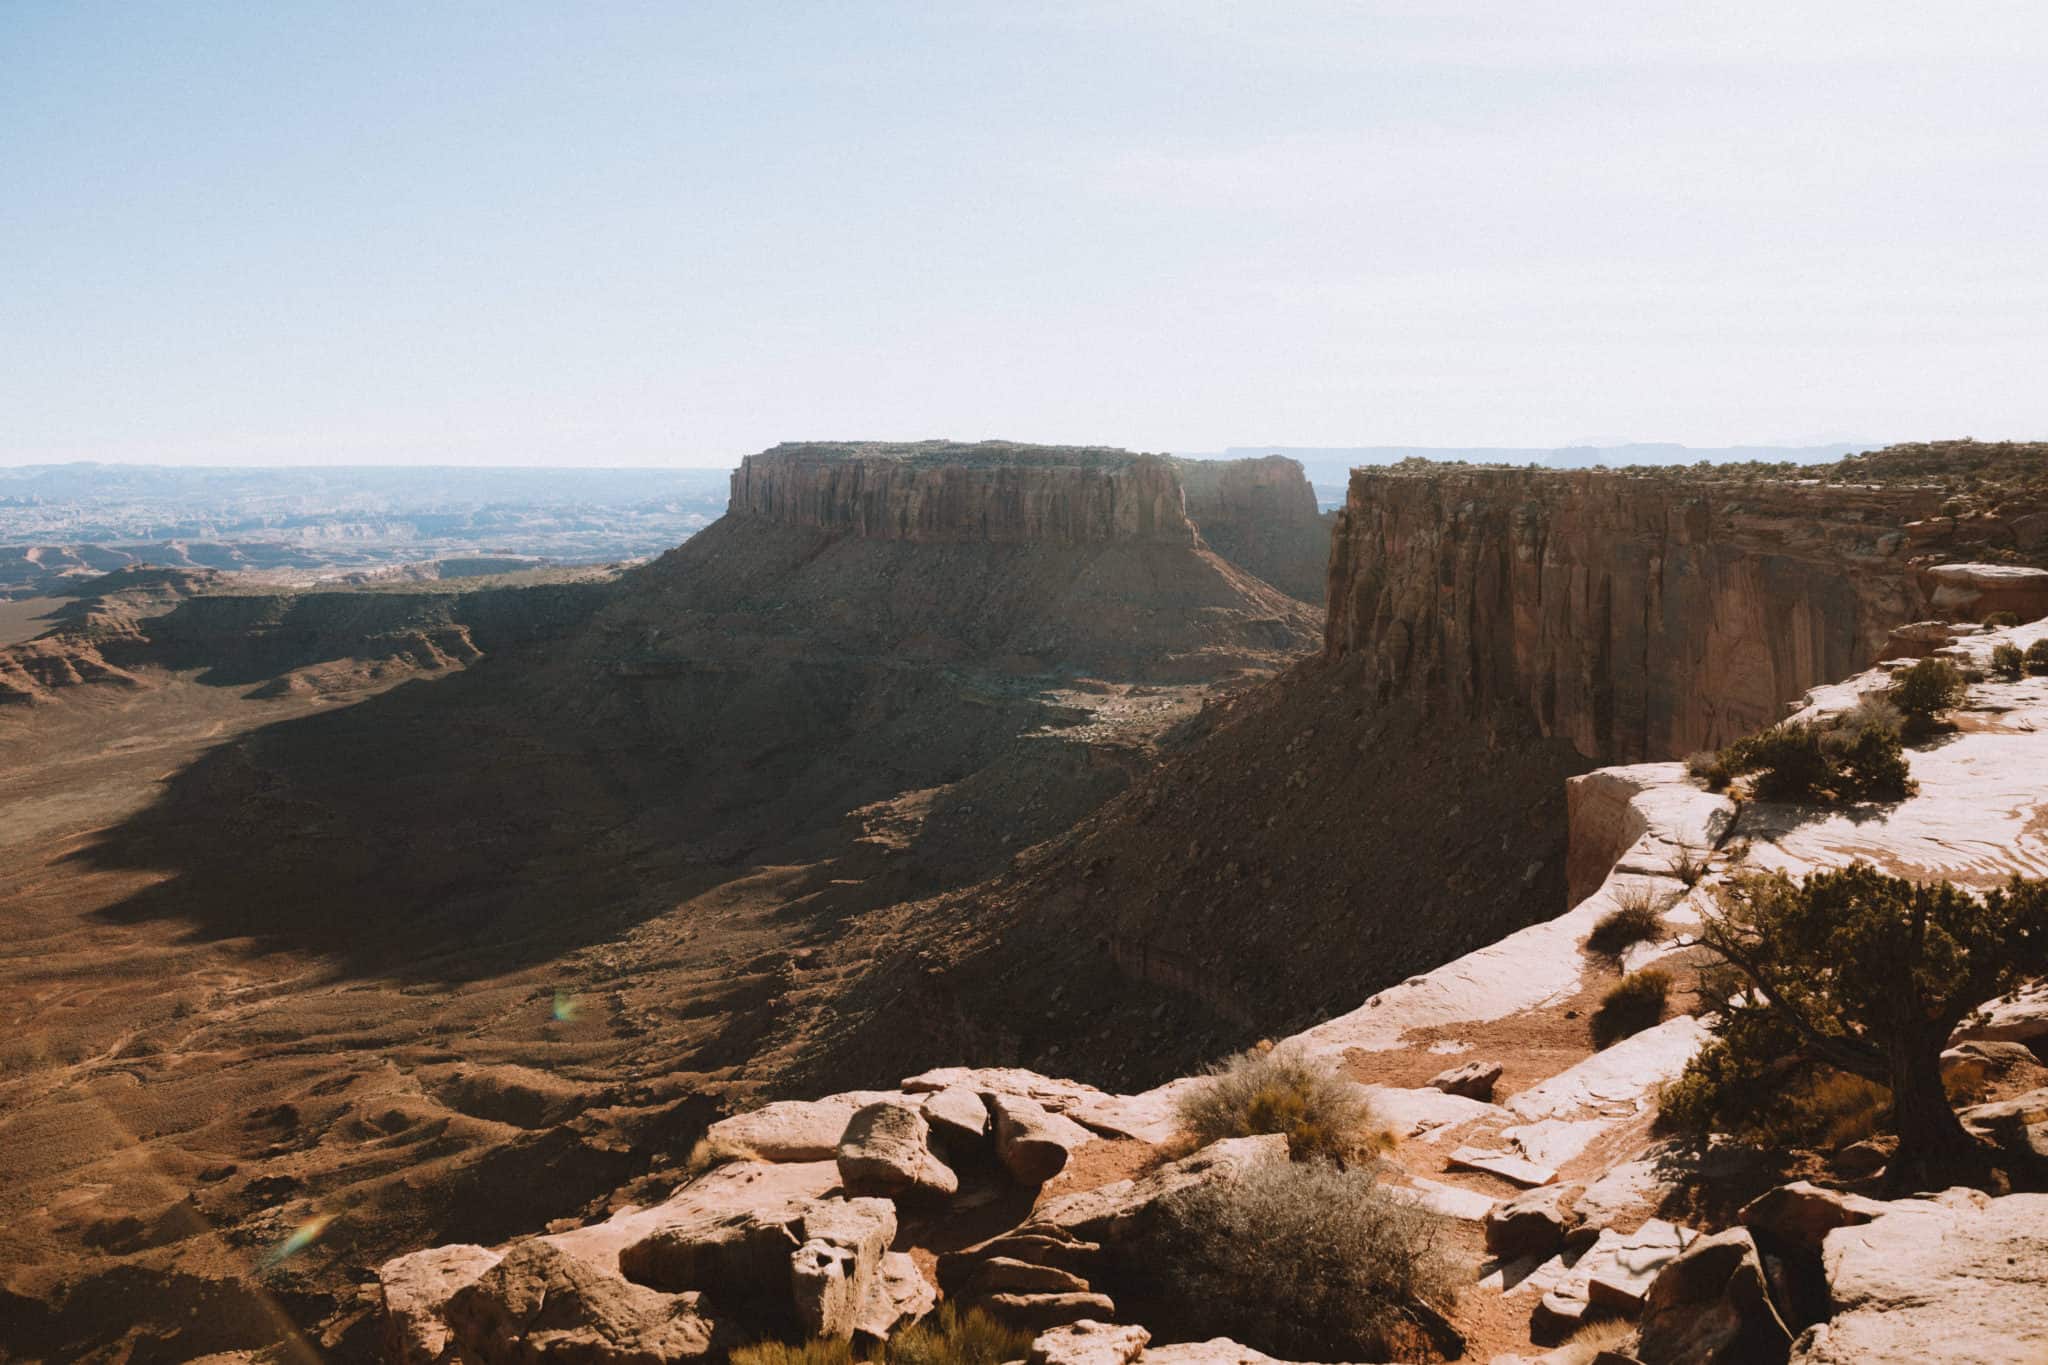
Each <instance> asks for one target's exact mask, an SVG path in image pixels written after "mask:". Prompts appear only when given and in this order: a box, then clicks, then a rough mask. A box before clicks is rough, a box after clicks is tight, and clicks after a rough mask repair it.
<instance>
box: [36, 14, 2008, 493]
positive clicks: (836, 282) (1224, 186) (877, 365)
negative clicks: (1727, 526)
mask: <svg viewBox="0 0 2048 1365" xmlns="http://www.w3.org/2000/svg"><path fill="white" fill-rule="evenodd" d="M2044 73H2048V6H2043V5H2040V4H2038V3H2026V4H2018V3H1995V2H1994V3H1948V4H1914V5H1904V4H1887V3H1882V2H1881V0H1879V2H1876V3H1872V2H1870V0H1866V2H1865V3H1857V4H1849V3H1840V4H1837V3H1799V4H1786V3H1783V0H1776V2H1775V3H1768V4H1765V3H1748V2H1747V0H1743V2H1741V3H1726V2H1723V3H1716V4H1713V5H1692V4H1686V5H1679V4H1653V3H1645V0H1630V2H1629V3H1611V4H1610V3H1574V4H1546V3H1541V0H1513V2H1512V3H1499V4H1458V3H1444V2H1438V0H1416V2H1414V3H1398V4H1396V3H1385V4H1383V3H1363V2H1360V3H1339V2H1338V0H1259V2H1257V3H1252V2H1250V0H1247V2H1246V3H1228V4H1226V3H1212V2H1211V0H1131V2H1130V3H1087V4H1084V3H1045V4H1032V3H1027V0H1011V2H1010V3H1004V4H986V5H984V4H977V3H969V2H967V0H933V3H929V4H880V3H877V4H852V3H845V4H835V3H797V2H796V0H780V2H778V0H753V2H752V3H734V4H722V3H698V4H688V3H681V2H680V0H679V2H678V3H674V4H635V5H627V4H604V3H589V4H584V3H574V4H572V3H567V0H562V3H550V4H514V3H491V4H483V3H476V4H457V3H417V2H415V0H408V2H407V3H395V4H388V5H384V4H372V3H367V0H349V2H348V3H341V4H333V5H322V4H316V3H310V0H306V2H301V0H290V2H288V3H273V2H272V0H262V2H261V3H253V2H252V3H246V4H231V3H212V4H180V3H171V2H170V0H165V2H164V3H147V4H144V3H126V4H91V3H56V2H55V0H51V2H49V3H43V2H41V0H7V2H6V3H0V462H4V463H22V462H32V461H42V460H58V459H92V458H96V459H109V460H136V461H142V460H147V461H174V462H184V463H307V462H355V463H391V462H407V463H410V462H454V463H485V464H507V463H567V464H601V465H609V464H641V463H686V464H724V463H727V462H729V461H730V459H731V458H732V457H734V456H736V455H737V454H740V453H743V452H745V451H748V450H753V449H758V448H760V447H762V446H765V445H768V444H770V443H772V442H774V441H777V440H782V439H793V438H822V437H831V438H845V437H922V436H952V437H960V438H974V437H983V436H1004V437H1010V438H1015V439H1024V440H1045V441H1091V442H1107V443H1114V444H1119V445H1129V446H1134V447H1140V448H1145V449H1215V448H1218V447H1221V446H1225V445H1244V444H1252V443H1284V444H1297V445H1342V444H1388V443H1399V442H1413V443H1416V444H1425V445H1477V444H1498V445H1548V444H1561V443H1564V442H1566V441H1570V440H1573V439H1576V438H1581V437H1586V436H1596V437H1601V438H1624V437H1625V438H1633V439H1638V440H1676V441H1685V442H1689V443H1692V444H1728V443H1734V442H1739V441H1785V440H1805V439H1813V438H1829V437H1859V438H1869V439H1878V438H1886V439H1899V438H1912V437H1922V436H1936V435H1964V434H1970V435H1976V436H1979V437H1987V438H1988V437H1996V436H2035V437H2039V436H2044V435H2048V249H2044V242H2048V74H2044Z"/></svg>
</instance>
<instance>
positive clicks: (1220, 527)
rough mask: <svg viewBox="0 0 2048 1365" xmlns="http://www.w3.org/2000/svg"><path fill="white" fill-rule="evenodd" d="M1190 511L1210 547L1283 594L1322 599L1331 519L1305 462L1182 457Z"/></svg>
mask: <svg viewBox="0 0 2048 1365" xmlns="http://www.w3.org/2000/svg"><path fill="white" fill-rule="evenodd" d="M1174 467H1175V469H1176V470H1177V471H1178V472H1179V474H1180V482H1181V488H1182V490H1183V493H1184V494H1185V497H1186V504H1187V513H1188V517H1189V519H1190V520H1192V521H1193V522H1194V523H1195V525H1196V527H1197V528H1199V529H1200V531H1201V533H1202V539H1203V540H1204V541H1205V542H1207V544H1208V546H1209V548H1210V549H1212V550H1214V551H1215V552H1216V553H1217V554H1219V555H1222V556H1223V557H1224V558H1225V559H1227V560H1229V561H1230V562H1231V563H1233V564H1235V565H1237V566H1238V567H1239V568H1241V569H1244V570H1246V571H1247V572H1250V573H1253V574H1256V575H1258V576H1259V577H1260V578H1263V579H1264V580H1265V581H1266V582H1268V583H1271V584H1272V585H1273V586H1274V587H1276V588H1278V589H1280V590H1281V591H1282V592H1284V593H1288V594H1290V595H1291V596H1294V597H1298V598H1300V599H1301V600H1302V601H1304V602H1312V603H1314V604H1315V605H1317V606H1321V605H1322V604H1323V596H1324V590H1325V576H1326V574H1327V571H1328V569H1329V562H1330V521H1329V519H1327V518H1325V517H1324V516H1323V514H1322V513H1321V512H1319V511H1317V510H1316V494H1315V490H1314V489H1313V488H1311V487H1310V486H1309V482H1308V476H1307V475H1305V474H1304V473H1302V469H1301V464H1300V462H1299V461H1297V460H1290V459H1288V458H1287V457H1286V456H1284V455H1268V456H1265V457H1264V458H1254V459H1249V460H1186V459H1177V460H1175V461H1174Z"/></svg>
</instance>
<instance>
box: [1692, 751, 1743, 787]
mask: <svg viewBox="0 0 2048 1365" xmlns="http://www.w3.org/2000/svg"><path fill="white" fill-rule="evenodd" d="M1685 772H1686V776H1688V777H1691V778H1693V779H1694V780H1696V781H1699V782H1702V783H1705V784H1706V788H1707V790H1708V791H1710V792H1718V791H1726V790H1727V789H1728V783H1729V780H1730V778H1731V777H1732V776H1733V775H1732V774H1731V773H1730V772H1729V771H1728V765H1727V764H1725V763H1723V762H1722V761H1721V755H1720V754H1717V753H1715V752H1713V751H1712V750H1711V749H1702V750H1700V751H1699V752H1698V753H1696V754H1689V755H1687V756H1686V760H1685Z"/></svg>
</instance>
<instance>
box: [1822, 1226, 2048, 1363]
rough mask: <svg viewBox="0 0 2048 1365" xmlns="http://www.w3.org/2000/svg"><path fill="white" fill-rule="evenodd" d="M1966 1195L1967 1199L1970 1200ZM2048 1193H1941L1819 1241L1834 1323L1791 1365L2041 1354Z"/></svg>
mask: <svg viewBox="0 0 2048 1365" xmlns="http://www.w3.org/2000/svg"><path fill="white" fill-rule="evenodd" d="M1973 1196H1974V1197H1973ZM2044 1228H2048V1194H2012V1195H2007V1196H2005V1197H2004V1198H2002V1199H1986V1198H1984V1197H1983V1196H1981V1195H1976V1194H1975V1192H1974V1191H1970V1192H1959V1191H1950V1192H1949V1193H1947V1194H1944V1195H1941V1196H1939V1197H1937V1198H1936V1199H1933V1200H1917V1199H1916V1200H1906V1201H1899V1206H1898V1207H1895V1208H1894V1209H1893V1210H1892V1211H1891V1212H1889V1213H1887V1214H1885V1215H1884V1216H1883V1217H1881V1218H1875V1219H1872V1220H1871V1221H1870V1222H1868V1223H1865V1224H1862V1225H1860V1226H1856V1227H1843V1228H1837V1229H1835V1230H1834V1231H1833V1232H1831V1233H1829V1234H1828V1236H1827V1241H1826V1242H1825V1244H1824V1245H1823V1247H1822V1252H1821V1258H1822V1261H1823V1264H1824V1265H1825V1268H1826V1272H1827V1279H1828V1295H1829V1298H1830V1300H1831V1301H1832V1303H1833V1306H1834V1316H1833V1317H1832V1318H1831V1319H1830V1320H1829V1321H1828V1322H1826V1323H1823V1324H1820V1325H1819V1326H1816V1327H1813V1328H1810V1329H1809V1330H1808V1331H1807V1332H1806V1333H1805V1334H1804V1335H1803V1336H1801V1337H1800V1338H1799V1340H1798V1341H1797V1342H1796V1343H1794V1346H1793V1350H1792V1359H1793V1361H1795V1362H1797V1363H1798V1365H1851V1363H1852V1362H1853V1363H1854V1365H1907V1362H1912V1363H1913V1365H1922V1362H1925V1361H1928V1360H1935V1359H1938V1360H1940V1361H1942V1362H1943V1365H1994V1362H1996V1365H2011V1362H2015V1361H2035V1360H2039V1359H2041V1358H2042V1356H2043V1355H2044V1354H2048V1238H2044V1237H2043V1233H2042V1230H2043V1229H2044Z"/></svg>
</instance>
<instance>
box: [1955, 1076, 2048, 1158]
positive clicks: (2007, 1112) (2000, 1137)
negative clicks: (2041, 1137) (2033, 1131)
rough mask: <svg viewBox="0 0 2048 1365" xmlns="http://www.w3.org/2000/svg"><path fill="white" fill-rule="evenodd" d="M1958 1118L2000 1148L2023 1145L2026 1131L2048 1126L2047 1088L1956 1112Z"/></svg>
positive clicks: (1966, 1126)
mask: <svg viewBox="0 0 2048 1365" xmlns="http://www.w3.org/2000/svg"><path fill="white" fill-rule="evenodd" d="M1956 1117H1957V1118H1959V1119H1961V1120H1962V1121H1963V1127H1965V1128H1967V1129H1969V1130H1970V1131H1971V1132H1973V1133H1975V1134H1977V1135H1978V1136H1979V1137H1987V1138H1990V1139H1991V1140H1992V1141H1993V1142H1996V1143H1997V1144H1998V1145H1999V1146H2001V1147H2013V1146H2018V1145H2022V1144H2024V1143H2025V1141H2026V1130H2027V1129H2029V1128H2031V1127H2033V1126H2034V1125H2035V1124H2037V1123H2048V1088H2043V1089H2040V1090H2029V1091H2028V1092H2027V1093H2026V1094H2024V1095H2016V1096H2014V1097H2013V1098H2012V1099H2009V1100H1997V1101H1995V1102H1993V1103H1991V1104H1973V1105H1971V1106H1970V1107H1969V1108H1967V1109H1959V1110H1957V1111H1956Z"/></svg>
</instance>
